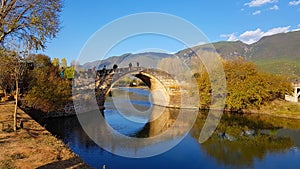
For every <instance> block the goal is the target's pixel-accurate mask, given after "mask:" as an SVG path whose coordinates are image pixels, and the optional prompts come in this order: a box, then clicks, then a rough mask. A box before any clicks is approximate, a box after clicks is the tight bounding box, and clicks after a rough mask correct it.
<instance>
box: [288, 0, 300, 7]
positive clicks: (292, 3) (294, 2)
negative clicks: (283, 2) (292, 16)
mask: <svg viewBox="0 0 300 169" xmlns="http://www.w3.org/2000/svg"><path fill="white" fill-rule="evenodd" d="M299 4H300V0H297V1H290V2H289V5H291V6H296V5H299Z"/></svg>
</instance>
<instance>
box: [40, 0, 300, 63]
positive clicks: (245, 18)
mask: <svg viewBox="0 0 300 169" xmlns="http://www.w3.org/2000/svg"><path fill="white" fill-rule="evenodd" d="M142 12H162V13H168V14H172V15H176V16H178V17H181V18H183V19H185V20H187V21H189V22H191V23H192V24H194V25H195V26H196V27H197V28H199V29H200V30H201V31H202V32H203V33H204V34H205V35H206V36H207V38H208V39H209V41H211V42H216V41H227V40H229V41H235V40H241V41H243V42H245V43H253V42H255V41H257V40H259V39H260V38H261V37H263V36H268V35H272V34H275V33H281V32H289V31H295V30H298V29H299V28H300V0H226V1H225V0H218V1H211V0H185V1H184V0H100V1H99V0H86V1H80V0H64V9H63V12H62V14H61V20H62V25H61V26H62V29H61V31H60V33H59V34H58V36H57V38H55V39H53V40H51V41H49V43H48V44H47V49H46V50H45V51H43V53H45V54H46V55H48V56H50V57H52V58H54V57H58V58H63V57H65V58H67V60H68V61H69V62H70V61H71V60H76V59H77V57H78V56H79V54H80V51H81V49H82V48H83V46H84V44H85V43H86V42H87V40H88V39H89V38H90V37H91V36H92V35H93V34H94V33H95V32H96V31H97V30H99V29H100V28H102V27H104V26H105V25H107V24H108V23H110V22H112V21H114V20H116V19H118V18H120V17H124V16H127V15H130V14H135V13H142ZM120 29H126V28H120ZM143 42H145V43H143ZM124 44H126V45H124ZM123 46H124V48H122V44H121V45H119V46H116V47H115V48H114V50H112V51H111V52H110V53H109V55H120V54H123V53H129V52H130V53H135V52H139V51H144V50H145V49H148V48H155V49H159V50H161V51H166V52H175V51H179V50H181V49H183V48H184V46H183V45H181V44H178V43H176V42H171V41H170V40H169V39H167V38H164V37H161V38H159V37H157V36H145V37H144V38H143V37H137V38H131V39H130V40H129V41H127V42H124V43H123ZM125 46H126V47H125ZM99 48H101V44H99Z"/></svg>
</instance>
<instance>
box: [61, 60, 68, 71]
mask: <svg viewBox="0 0 300 169" xmlns="http://www.w3.org/2000/svg"><path fill="white" fill-rule="evenodd" d="M60 67H61V68H63V69H65V68H67V67H68V64H67V59H66V58H62V59H61V63H60Z"/></svg>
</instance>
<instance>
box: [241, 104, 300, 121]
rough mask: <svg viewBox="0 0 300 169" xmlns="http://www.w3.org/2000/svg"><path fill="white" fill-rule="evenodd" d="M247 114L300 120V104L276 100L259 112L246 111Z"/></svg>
mask: <svg viewBox="0 0 300 169" xmlns="http://www.w3.org/2000/svg"><path fill="white" fill-rule="evenodd" d="M245 112H248V113H258V114H267V115H271V116H276V117H285V118H292V119H300V103H292V102H287V101H284V100H275V101H273V102H271V103H269V104H266V105H263V106H262V107H261V108H260V109H259V110H245Z"/></svg>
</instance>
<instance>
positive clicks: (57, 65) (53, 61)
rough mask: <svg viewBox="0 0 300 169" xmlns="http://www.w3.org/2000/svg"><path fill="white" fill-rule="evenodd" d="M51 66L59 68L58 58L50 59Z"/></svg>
mask: <svg viewBox="0 0 300 169" xmlns="http://www.w3.org/2000/svg"><path fill="white" fill-rule="evenodd" d="M52 65H53V66H55V67H59V59H58V58H53V59H52Z"/></svg>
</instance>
